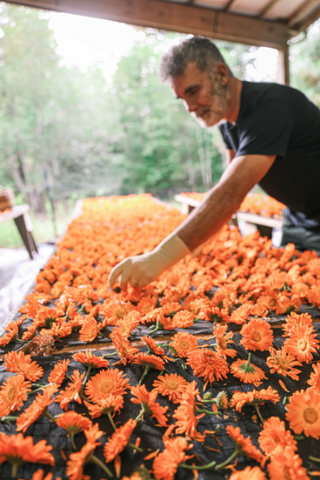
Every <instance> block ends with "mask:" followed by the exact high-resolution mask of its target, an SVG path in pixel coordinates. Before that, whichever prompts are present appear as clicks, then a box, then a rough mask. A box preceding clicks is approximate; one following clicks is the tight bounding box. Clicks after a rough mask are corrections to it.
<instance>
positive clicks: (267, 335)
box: [240, 318, 273, 351]
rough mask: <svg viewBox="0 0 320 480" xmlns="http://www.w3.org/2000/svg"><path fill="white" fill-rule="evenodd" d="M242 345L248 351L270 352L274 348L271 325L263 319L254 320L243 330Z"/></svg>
mask: <svg viewBox="0 0 320 480" xmlns="http://www.w3.org/2000/svg"><path fill="white" fill-rule="evenodd" d="M240 333H241V335H242V339H241V340H240V343H241V344H242V345H243V346H244V348H245V349H246V350H260V351H264V350H268V349H269V348H270V347H272V342H273V333H272V328H271V327H270V325H269V323H268V322H266V321H265V320H262V319H261V318H252V319H251V320H250V321H249V322H248V323H247V324H246V325H243V327H242V328H241V332H240Z"/></svg>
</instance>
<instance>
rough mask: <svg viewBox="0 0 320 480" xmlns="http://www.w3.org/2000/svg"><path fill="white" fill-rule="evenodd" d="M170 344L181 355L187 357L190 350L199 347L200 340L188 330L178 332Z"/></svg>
mask: <svg viewBox="0 0 320 480" xmlns="http://www.w3.org/2000/svg"><path fill="white" fill-rule="evenodd" d="M172 340H173V342H172V343H170V345H171V346H172V347H173V348H174V349H175V351H176V352H177V354H178V355H179V357H181V358H183V357H187V356H188V354H189V353H190V352H192V351H193V350H196V349H197V348H198V340H197V339H196V338H195V337H194V336H193V335H191V334H190V333H187V332H178V333H176V334H175V335H173V337H172Z"/></svg>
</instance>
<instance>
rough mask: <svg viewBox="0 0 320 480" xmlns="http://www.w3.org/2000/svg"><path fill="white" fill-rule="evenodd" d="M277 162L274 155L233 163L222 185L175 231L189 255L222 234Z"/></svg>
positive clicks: (221, 181) (216, 186)
mask: <svg viewBox="0 0 320 480" xmlns="http://www.w3.org/2000/svg"><path fill="white" fill-rule="evenodd" d="M275 158H276V157H275V155H268V156H266V155H245V156H241V157H235V158H234V159H233V160H232V162H231V163H230V164H229V166H228V167H227V169H226V170H225V171H224V173H223V175H222V176H221V178H220V181H219V183H218V184H217V185H215V186H214V187H213V188H212V189H211V190H210V191H209V192H208V193H207V195H206V197H205V198H204V200H203V201H202V203H201V204H200V205H199V207H197V208H196V209H194V210H193V212H192V213H191V215H189V217H188V218H187V219H186V220H185V221H184V222H183V223H182V224H181V225H180V226H179V227H178V228H177V229H176V230H175V233H176V234H177V235H178V236H179V237H180V238H181V240H183V242H184V243H185V244H186V246H187V247H188V248H189V250H190V251H193V250H194V249H195V248H197V247H198V246H199V245H201V244H202V243H204V242H205V241H206V240H208V239H209V238H210V237H211V236H212V235H214V234H215V233H216V232H217V231H218V230H220V228H221V227H222V226H223V225H224V224H225V223H226V222H227V221H228V220H229V219H230V217H231V216H232V214H233V213H234V212H235V211H236V210H237V208H238V207H239V206H240V204H241V202H242V200H243V199H244V197H245V196H246V194H247V193H248V192H249V191H250V190H251V188H252V187H253V186H254V185H255V184H256V183H258V182H259V181H260V180H261V178H263V177H264V176H265V174H266V173H267V171H268V170H269V168H270V167H271V165H272V164H273V162H274V160H275Z"/></svg>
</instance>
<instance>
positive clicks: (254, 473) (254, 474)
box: [229, 467, 267, 480]
mask: <svg viewBox="0 0 320 480" xmlns="http://www.w3.org/2000/svg"><path fill="white" fill-rule="evenodd" d="M229 480H267V477H266V474H265V473H264V472H263V471H262V470H261V468H259V467H253V468H252V467H246V468H245V469H244V470H241V471H239V472H237V471H233V474H232V475H231V477H230V478H229Z"/></svg>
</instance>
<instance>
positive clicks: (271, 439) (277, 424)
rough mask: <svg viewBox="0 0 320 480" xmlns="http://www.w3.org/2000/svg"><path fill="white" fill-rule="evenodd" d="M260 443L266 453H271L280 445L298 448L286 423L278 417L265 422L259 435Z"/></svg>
mask: <svg viewBox="0 0 320 480" xmlns="http://www.w3.org/2000/svg"><path fill="white" fill-rule="evenodd" d="M259 445H260V448H261V450H263V452H264V453H265V454H266V455H270V454H272V453H273V451H274V450H275V449H276V448H277V447H278V446H279V445H281V446H283V447H285V446H290V447H291V448H292V449H293V450H297V448H298V447H297V442H296V441H295V439H294V438H293V436H292V435H291V432H289V431H288V430H286V426H285V423H284V422H283V421H281V420H280V418H278V417H270V418H268V420H266V421H265V422H264V425H263V429H262V431H261V432H260V435H259Z"/></svg>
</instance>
